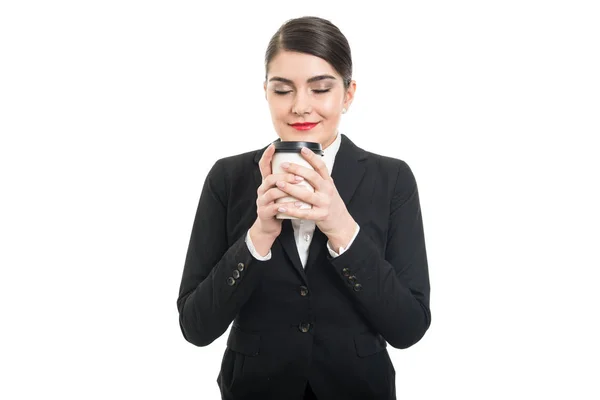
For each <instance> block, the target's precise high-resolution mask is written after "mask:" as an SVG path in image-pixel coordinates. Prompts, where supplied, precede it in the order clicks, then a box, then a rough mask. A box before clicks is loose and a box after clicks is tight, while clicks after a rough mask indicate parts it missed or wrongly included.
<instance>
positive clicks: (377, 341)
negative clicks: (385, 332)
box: [354, 332, 387, 357]
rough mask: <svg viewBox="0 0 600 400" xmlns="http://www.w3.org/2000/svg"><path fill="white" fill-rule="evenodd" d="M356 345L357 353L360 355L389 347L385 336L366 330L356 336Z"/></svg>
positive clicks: (367, 354)
mask: <svg viewBox="0 0 600 400" xmlns="http://www.w3.org/2000/svg"><path fill="white" fill-rule="evenodd" d="M354 345H355V346H356V354H357V355H358V356H359V357H366V356H370V355H371V354H375V353H378V352H380V351H382V350H383V349H385V348H386V347H387V343H386V342H385V340H384V339H383V337H382V336H381V335H379V334H376V333H373V332H364V333H361V334H358V335H356V336H354Z"/></svg>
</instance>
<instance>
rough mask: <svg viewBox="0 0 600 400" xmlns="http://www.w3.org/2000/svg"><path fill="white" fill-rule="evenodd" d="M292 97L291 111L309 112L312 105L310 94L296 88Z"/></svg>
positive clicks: (299, 113) (296, 112)
mask: <svg viewBox="0 0 600 400" xmlns="http://www.w3.org/2000/svg"><path fill="white" fill-rule="evenodd" d="M296 93H297V94H296V96H295V97H294V104H293V106H292V112H294V113H295V114H298V115H301V114H310V113H311V112H312V107H311V105H310V96H309V95H308V94H306V93H305V91H303V90H298V91H297V92H296Z"/></svg>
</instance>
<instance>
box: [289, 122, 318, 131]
mask: <svg viewBox="0 0 600 400" xmlns="http://www.w3.org/2000/svg"><path fill="white" fill-rule="evenodd" d="M318 124H319V123H318V122H302V123H296V124H290V125H291V126H292V127H293V128H295V129H297V130H299V131H309V130H311V129H312V128H314V127H315V126H317V125H318Z"/></svg>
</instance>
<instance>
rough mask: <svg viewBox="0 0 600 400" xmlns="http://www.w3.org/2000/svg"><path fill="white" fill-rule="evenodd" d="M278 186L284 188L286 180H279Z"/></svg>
mask: <svg viewBox="0 0 600 400" xmlns="http://www.w3.org/2000/svg"><path fill="white" fill-rule="evenodd" d="M277 186H279V187H280V188H282V187H284V186H285V183H284V182H277Z"/></svg>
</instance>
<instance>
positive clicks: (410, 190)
mask: <svg viewBox="0 0 600 400" xmlns="http://www.w3.org/2000/svg"><path fill="white" fill-rule="evenodd" d="M361 150H362V149H361ZM362 151H364V154H365V155H366V161H367V163H368V165H369V169H371V170H372V171H373V173H374V174H376V176H377V177H378V180H379V181H380V182H386V183H387V185H386V186H387V187H388V190H389V192H390V196H391V198H392V202H393V203H400V204H402V203H403V202H404V201H406V200H407V199H408V198H410V197H411V196H413V195H414V194H415V192H416V191H417V181H416V178H415V175H414V173H413V170H412V168H411V167H410V165H409V163H408V162H407V161H406V160H404V159H403V158H397V157H391V156H386V155H383V154H378V153H374V152H372V151H367V150H362Z"/></svg>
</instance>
